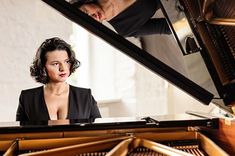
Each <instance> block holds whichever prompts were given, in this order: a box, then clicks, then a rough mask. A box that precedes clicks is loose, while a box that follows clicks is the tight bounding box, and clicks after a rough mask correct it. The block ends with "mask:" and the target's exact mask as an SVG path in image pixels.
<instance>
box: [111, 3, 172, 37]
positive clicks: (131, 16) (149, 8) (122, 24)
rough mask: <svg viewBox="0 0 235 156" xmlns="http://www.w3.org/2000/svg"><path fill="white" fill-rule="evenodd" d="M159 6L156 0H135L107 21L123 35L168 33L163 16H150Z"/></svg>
mask: <svg viewBox="0 0 235 156" xmlns="http://www.w3.org/2000/svg"><path fill="white" fill-rule="evenodd" d="M159 8H160V2H159V1H158V0H136V2H134V3H133V4H132V5H131V6H129V7H128V8H127V9H125V10H124V11H122V12H121V13H120V14H118V15H117V16H115V17H114V18H112V19H111V20H110V21H108V22H109V23H110V24H111V25H112V26H113V28H114V29H115V30H116V31H117V33H118V34H120V35H122V36H124V37H129V36H136V37H137V36H143V35H150V34H170V33H171V31H170V29H169V26H168V24H167V21H166V19H165V18H151V17H152V16H153V15H154V14H155V12H156V10H157V9H159Z"/></svg>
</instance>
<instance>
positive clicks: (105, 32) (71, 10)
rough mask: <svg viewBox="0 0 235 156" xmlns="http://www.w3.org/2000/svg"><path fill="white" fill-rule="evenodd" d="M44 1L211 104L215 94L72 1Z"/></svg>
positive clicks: (155, 71)
mask: <svg viewBox="0 0 235 156" xmlns="http://www.w3.org/2000/svg"><path fill="white" fill-rule="evenodd" d="M43 1H44V2H45V3H47V4H48V5H50V6H52V7H53V8H54V9H56V10H57V11H59V12H60V13H62V14H63V15H64V16H65V17H66V18H68V19H70V20H71V21H73V22H75V23H77V24H78V25H80V26H82V27H84V28H85V29H87V30H88V31H89V32H92V33H93V34H95V35H97V36H99V37H100V38H102V39H103V40H105V41H107V42H108V43H109V44H111V45H112V46H114V47H115V48H117V49H119V50H120V51H121V52H123V53H125V54H126V55H128V56H130V57H131V58H133V59H134V60H136V61H138V62H139V63H141V64H142V65H144V66H145V67H147V68H148V69H150V70H152V71H153V72H154V73H156V74H158V75H160V76H161V77H163V78H164V79H166V80H168V81H169V82H170V83H172V84H174V85H176V86H177V87H179V88H181V89H182V90H184V91H185V92H187V93H189V94H190V95H192V96H193V97H194V98H196V99H197V100H199V101H200V102H202V103H203V104H209V103H210V102H211V100H212V98H213V94H211V93H210V92H208V91H206V90H205V89H203V88H201V87H200V86H199V85H197V84H196V83H194V82H193V81H191V80H189V79H188V78H186V77H185V76H184V75H182V74H180V73H179V72H177V71H175V70H174V69H172V68H171V67H169V66H168V65H166V64H164V63H163V62H162V61H160V60H159V59H157V58H155V57H153V56H152V55H150V54H149V53H148V52H146V51H144V50H142V49H140V48H138V47H137V46H135V45H134V44H132V43H131V42H129V41H128V40H126V39H125V38H123V37H122V36H120V35H118V34H116V33H114V32H113V31H112V30H110V29H108V28H107V27H106V26H104V25H102V24H101V23H99V22H97V21H95V20H94V19H92V18H91V17H89V16H88V15H86V14H84V13H83V12H81V11H80V10H78V9H77V8H75V7H74V6H72V5H71V4H70V3H68V2H66V1H65V0H43Z"/></svg>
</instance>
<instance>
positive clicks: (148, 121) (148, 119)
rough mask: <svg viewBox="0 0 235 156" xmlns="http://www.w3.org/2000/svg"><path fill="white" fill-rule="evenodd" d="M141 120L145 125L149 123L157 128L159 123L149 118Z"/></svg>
mask: <svg viewBox="0 0 235 156" xmlns="http://www.w3.org/2000/svg"><path fill="white" fill-rule="evenodd" d="M142 119H144V120H145V121H146V122H147V123H149V124H154V125H156V126H159V124H160V123H159V121H157V120H154V119H152V118H151V117H144V118H142Z"/></svg>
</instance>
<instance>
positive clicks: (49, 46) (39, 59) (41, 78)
mask: <svg viewBox="0 0 235 156" xmlns="http://www.w3.org/2000/svg"><path fill="white" fill-rule="evenodd" d="M54 50H65V51H66V52H67V53H68V56H69V61H70V63H71V67H70V75H71V74H72V73H73V72H75V70H76V69H77V68H78V67H79V66H80V62H79V61H78V60H77V59H76V57H75V52H74V51H73V50H72V48H71V45H70V44H68V43H66V42H65V41H63V40H62V39H60V38H58V37H53V38H49V39H46V40H45V41H44V42H43V43H42V44H41V45H40V46H39V48H38V50H37V52H36V56H35V58H34V60H33V63H32V65H31V66H30V75H31V76H32V77H33V78H34V79H35V80H36V82H39V83H43V84H46V83H48V82H49V80H50V79H49V77H48V75H47V73H46V70H45V64H46V61H47V60H46V54H47V53H48V52H52V51H54Z"/></svg>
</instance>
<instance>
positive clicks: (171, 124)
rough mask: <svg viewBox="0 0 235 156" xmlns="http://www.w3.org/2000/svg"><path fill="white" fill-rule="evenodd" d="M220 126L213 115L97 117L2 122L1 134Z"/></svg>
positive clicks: (0, 126)
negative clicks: (92, 118) (91, 118)
mask: <svg viewBox="0 0 235 156" xmlns="http://www.w3.org/2000/svg"><path fill="white" fill-rule="evenodd" d="M196 126H200V127H207V128H212V129H213V128H218V118H216V117H213V116H196V115H191V114H177V115H162V116H151V117H144V118H139V117H119V118H97V119H95V120H88V119H76V120H49V121H37V122H32V121H31V122H22V121H21V122H19V121H16V122H1V123H0V134H5V133H25V132H49V131H78V130H108V129H127V128H130V129H133V128H176V127H178V128H180V127H181V128H186V129H187V128H188V127H196Z"/></svg>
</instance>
